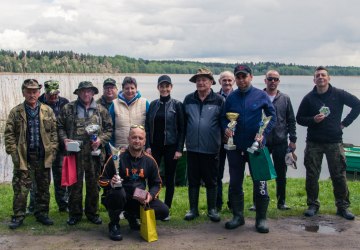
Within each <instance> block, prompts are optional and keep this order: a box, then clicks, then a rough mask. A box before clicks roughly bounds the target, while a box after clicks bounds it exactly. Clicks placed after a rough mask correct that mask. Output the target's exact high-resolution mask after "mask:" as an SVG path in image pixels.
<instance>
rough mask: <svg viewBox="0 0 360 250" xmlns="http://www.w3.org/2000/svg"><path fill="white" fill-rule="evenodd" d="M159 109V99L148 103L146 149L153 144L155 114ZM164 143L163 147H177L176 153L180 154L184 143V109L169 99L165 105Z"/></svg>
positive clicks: (175, 101)
mask: <svg viewBox="0 0 360 250" xmlns="http://www.w3.org/2000/svg"><path fill="white" fill-rule="evenodd" d="M159 107H160V99H157V100H154V101H152V102H151V103H150V107H149V111H148V112H147V114H146V120H145V128H146V142H147V145H146V147H147V148H148V147H150V144H153V142H154V137H153V136H154V128H155V126H156V124H155V116H156V112H157V111H158V110H159ZM164 134H165V141H164V145H177V149H176V151H178V152H182V151H183V148H184V141H185V121H184V108H183V105H182V103H181V102H180V101H178V100H175V99H172V98H170V100H169V101H167V102H166V103H165V131H164Z"/></svg>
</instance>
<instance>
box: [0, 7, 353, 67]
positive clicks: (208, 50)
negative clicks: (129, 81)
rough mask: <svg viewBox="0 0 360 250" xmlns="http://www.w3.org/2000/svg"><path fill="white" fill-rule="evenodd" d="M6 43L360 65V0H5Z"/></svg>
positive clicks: (2, 44)
mask: <svg viewBox="0 0 360 250" xmlns="http://www.w3.org/2000/svg"><path fill="white" fill-rule="evenodd" d="M0 3H1V15H0V48H1V49H9V50H15V51H20V50H39V51H41V50H47V51H48V50H72V51H74V52H78V53H89V54H94V55H108V56H114V55H125V56H129V57H135V58H143V59H171V60H172V59H177V60H199V61H214V62H229V63H235V62H243V61H247V62H249V61H252V62H259V61H272V62H282V63H296V64H307V65H342V66H360V13H359V11H360V1H358V0H342V1H335V0H302V1H299V0H248V1H245V0H55V1H51V0H0Z"/></svg>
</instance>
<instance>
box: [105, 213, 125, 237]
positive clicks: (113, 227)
mask: <svg viewBox="0 0 360 250" xmlns="http://www.w3.org/2000/svg"><path fill="white" fill-rule="evenodd" d="M120 213H121V210H112V209H108V214H109V218H110V223H109V238H110V239H111V240H114V241H120V240H122V239H123V237H122V235H121V232H120V225H119V221H120Z"/></svg>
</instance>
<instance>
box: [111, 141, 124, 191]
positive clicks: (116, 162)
mask: <svg viewBox="0 0 360 250" xmlns="http://www.w3.org/2000/svg"><path fill="white" fill-rule="evenodd" d="M109 146H110V149H111V154H112V159H113V161H114V166H115V171H116V177H117V180H118V181H117V182H116V183H115V184H114V185H112V188H118V187H122V179H121V178H120V175H119V167H120V149H118V148H115V147H114V146H113V145H111V143H109Z"/></svg>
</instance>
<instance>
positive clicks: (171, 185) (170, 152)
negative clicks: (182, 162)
mask: <svg viewBox="0 0 360 250" xmlns="http://www.w3.org/2000/svg"><path fill="white" fill-rule="evenodd" d="M150 146H151V154H152V156H153V157H154V159H155V161H156V163H157V164H158V166H159V167H160V163H161V159H162V158H164V165H165V169H164V170H165V186H166V193H165V204H166V205H167V206H168V207H169V208H171V203H172V200H173V197H174V191H175V173H176V166H177V160H174V155H175V152H176V145H166V146H165V145H154V144H152V145H150Z"/></svg>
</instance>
